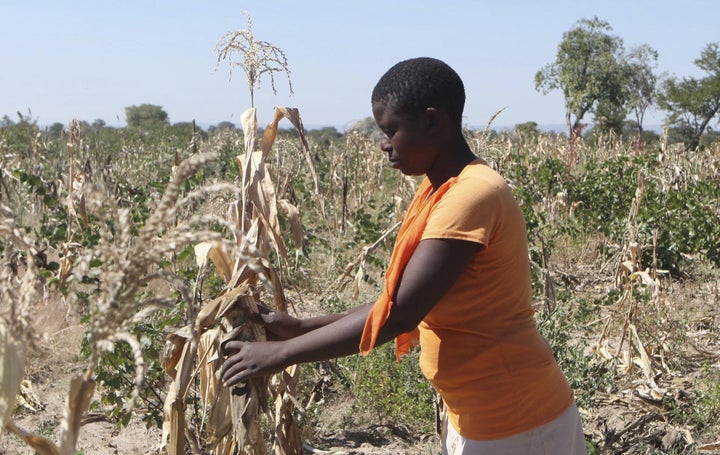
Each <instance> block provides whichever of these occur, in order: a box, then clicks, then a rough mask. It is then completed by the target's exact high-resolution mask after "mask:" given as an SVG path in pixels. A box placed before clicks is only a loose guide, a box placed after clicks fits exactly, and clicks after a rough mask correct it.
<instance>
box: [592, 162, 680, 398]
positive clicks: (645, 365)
mask: <svg viewBox="0 0 720 455" xmlns="http://www.w3.org/2000/svg"><path fill="white" fill-rule="evenodd" d="M645 192H646V181H645V176H644V175H643V174H642V173H639V175H638V187H637V189H636V191H635V197H634V198H633V201H632V204H631V207H630V213H629V215H628V220H627V234H626V238H625V242H624V244H623V248H622V251H621V252H620V254H619V256H618V265H617V268H616V273H615V284H616V286H617V287H618V288H620V289H622V290H623V292H622V294H621V296H620V298H619V299H618V301H617V302H616V303H615V305H614V309H613V314H611V315H610V316H609V317H608V319H607V321H606V322H605V325H604V327H603V331H602V334H601V335H600V338H599V339H598V341H597V345H596V346H597V347H596V350H597V352H598V353H599V354H600V355H601V356H602V357H604V358H605V359H607V360H611V361H613V362H617V366H618V370H619V372H620V373H622V374H626V375H627V374H630V373H631V372H632V371H633V369H634V367H635V366H636V365H637V366H639V367H640V369H641V370H642V373H643V376H644V380H643V381H638V383H639V385H638V386H637V387H636V390H635V392H636V393H637V394H638V396H641V397H644V398H647V399H648V400H650V401H660V400H662V399H663V397H664V395H665V393H666V392H667V390H666V389H663V388H661V387H659V386H658V384H657V382H656V380H657V379H658V377H659V371H658V367H660V368H666V366H665V364H664V362H662V365H658V363H657V362H655V361H654V359H653V356H654V355H657V354H658V352H651V351H649V350H648V348H647V347H646V346H647V344H646V343H643V341H642V339H641V338H640V336H639V335H638V331H637V327H636V325H635V321H636V315H635V313H636V312H637V311H638V303H637V301H636V297H634V291H635V289H636V287H637V286H645V287H646V288H647V289H649V290H650V292H651V294H652V300H653V302H655V304H656V305H657V303H658V300H659V299H660V281H659V280H658V274H663V273H667V272H665V271H662V270H657V268H656V267H655V266H654V265H653V268H651V269H644V270H643V269H642V267H641V265H642V250H643V248H646V246H644V245H642V244H641V243H640V241H639V235H638V221H637V217H638V213H639V211H640V207H641V204H642V200H643V198H644V196H645ZM656 243H657V231H656V232H655V237H654V244H653V245H652V248H653V249H655V248H656ZM618 316H620V317H622V325H621V333H620V341H619V342H618V345H617V346H616V347H615V349H614V352H610V349H611V348H610V346H609V344H608V342H607V339H608V335H609V332H610V328H611V323H612V322H613V320H614V317H618ZM661 349H662V347H658V348H657V350H661ZM661 358H662V355H661Z"/></svg>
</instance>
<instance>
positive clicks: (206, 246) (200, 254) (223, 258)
mask: <svg viewBox="0 0 720 455" xmlns="http://www.w3.org/2000/svg"><path fill="white" fill-rule="evenodd" d="M194 249H195V262H196V263H197V265H198V268H203V267H205V266H206V265H207V261H208V259H210V260H211V261H212V262H213V264H215V269H216V270H217V272H218V274H219V275H220V276H221V277H222V279H223V280H224V281H225V283H228V282H229V281H230V278H231V277H232V271H233V261H232V258H231V257H230V255H229V254H228V252H227V250H226V249H225V245H223V243H222V242H220V241H218V240H214V241H209V242H200V243H198V244H197V245H195V247H194Z"/></svg>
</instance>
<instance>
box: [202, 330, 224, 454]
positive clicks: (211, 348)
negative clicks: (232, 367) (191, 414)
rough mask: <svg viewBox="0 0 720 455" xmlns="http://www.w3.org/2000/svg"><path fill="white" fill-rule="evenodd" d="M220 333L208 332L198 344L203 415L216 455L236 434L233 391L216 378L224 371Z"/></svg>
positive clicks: (216, 331)
mask: <svg viewBox="0 0 720 455" xmlns="http://www.w3.org/2000/svg"><path fill="white" fill-rule="evenodd" d="M220 333H221V332H220V330H219V329H212V330H208V331H207V332H205V333H204V334H203V335H202V336H201V337H200V342H199V344H198V358H199V359H200V362H199V365H198V370H199V377H200V396H201V397H202V400H203V407H204V412H203V413H204V414H205V415H206V422H207V423H206V431H207V434H208V444H210V449H211V450H213V453H216V450H215V447H216V446H217V445H219V444H221V443H222V441H223V440H224V439H226V438H227V436H228V435H230V433H231V431H232V415H231V414H230V389H228V388H227V387H223V386H222V385H221V384H220V381H219V380H218V377H217V375H216V372H217V371H218V370H219V369H220V358H219V355H218V339H219V336H220Z"/></svg>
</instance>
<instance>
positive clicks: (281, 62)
mask: <svg viewBox="0 0 720 455" xmlns="http://www.w3.org/2000/svg"><path fill="white" fill-rule="evenodd" d="M243 14H244V15H245V17H246V18H247V24H248V28H247V29H245V30H238V31H235V32H228V33H226V34H225V35H223V36H222V38H220V41H218V43H217V46H216V47H215V52H216V53H217V56H218V61H217V63H218V65H219V64H220V62H221V61H222V60H227V61H228V63H229V64H230V76H231V77H232V68H233V66H239V67H240V68H242V69H243V71H244V72H245V77H246V78H247V83H248V89H249V90H250V107H255V86H256V85H257V86H259V85H260V79H261V77H262V76H263V75H264V74H267V75H269V76H270V86H271V87H272V91H273V93H275V94H277V90H276V89H275V74H274V73H277V72H284V73H285V75H286V76H287V80H288V87H289V88H290V94H291V95H292V93H293V88H292V82H291V80H290V68H289V67H288V62H287V57H286V56H285V52H283V51H282V49H280V48H279V47H277V46H274V45H272V44H270V43H268V42H267V41H257V40H256V39H255V35H254V33H253V28H252V19H251V18H250V15H249V14H248V13H247V12H245V11H243ZM235 54H240V56H241V57H242V59H241V60H240V61H233V57H234V55H235Z"/></svg>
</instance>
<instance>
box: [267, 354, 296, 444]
mask: <svg viewBox="0 0 720 455" xmlns="http://www.w3.org/2000/svg"><path fill="white" fill-rule="evenodd" d="M299 378H300V367H299V366H297V365H293V366H291V367H288V368H286V369H285V371H283V372H282V373H280V374H279V375H277V376H275V377H273V382H275V384H274V385H275V390H276V396H275V443H274V449H275V450H274V451H275V454H276V455H295V454H301V453H302V446H303V444H302V436H301V434H300V430H299V429H298V426H297V421H296V420H295V416H294V411H295V408H296V407H298V408H299V407H300V406H299V405H298V403H297V401H296V400H295V397H294V393H295V389H296V388H297V383H298V380H299Z"/></svg>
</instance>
